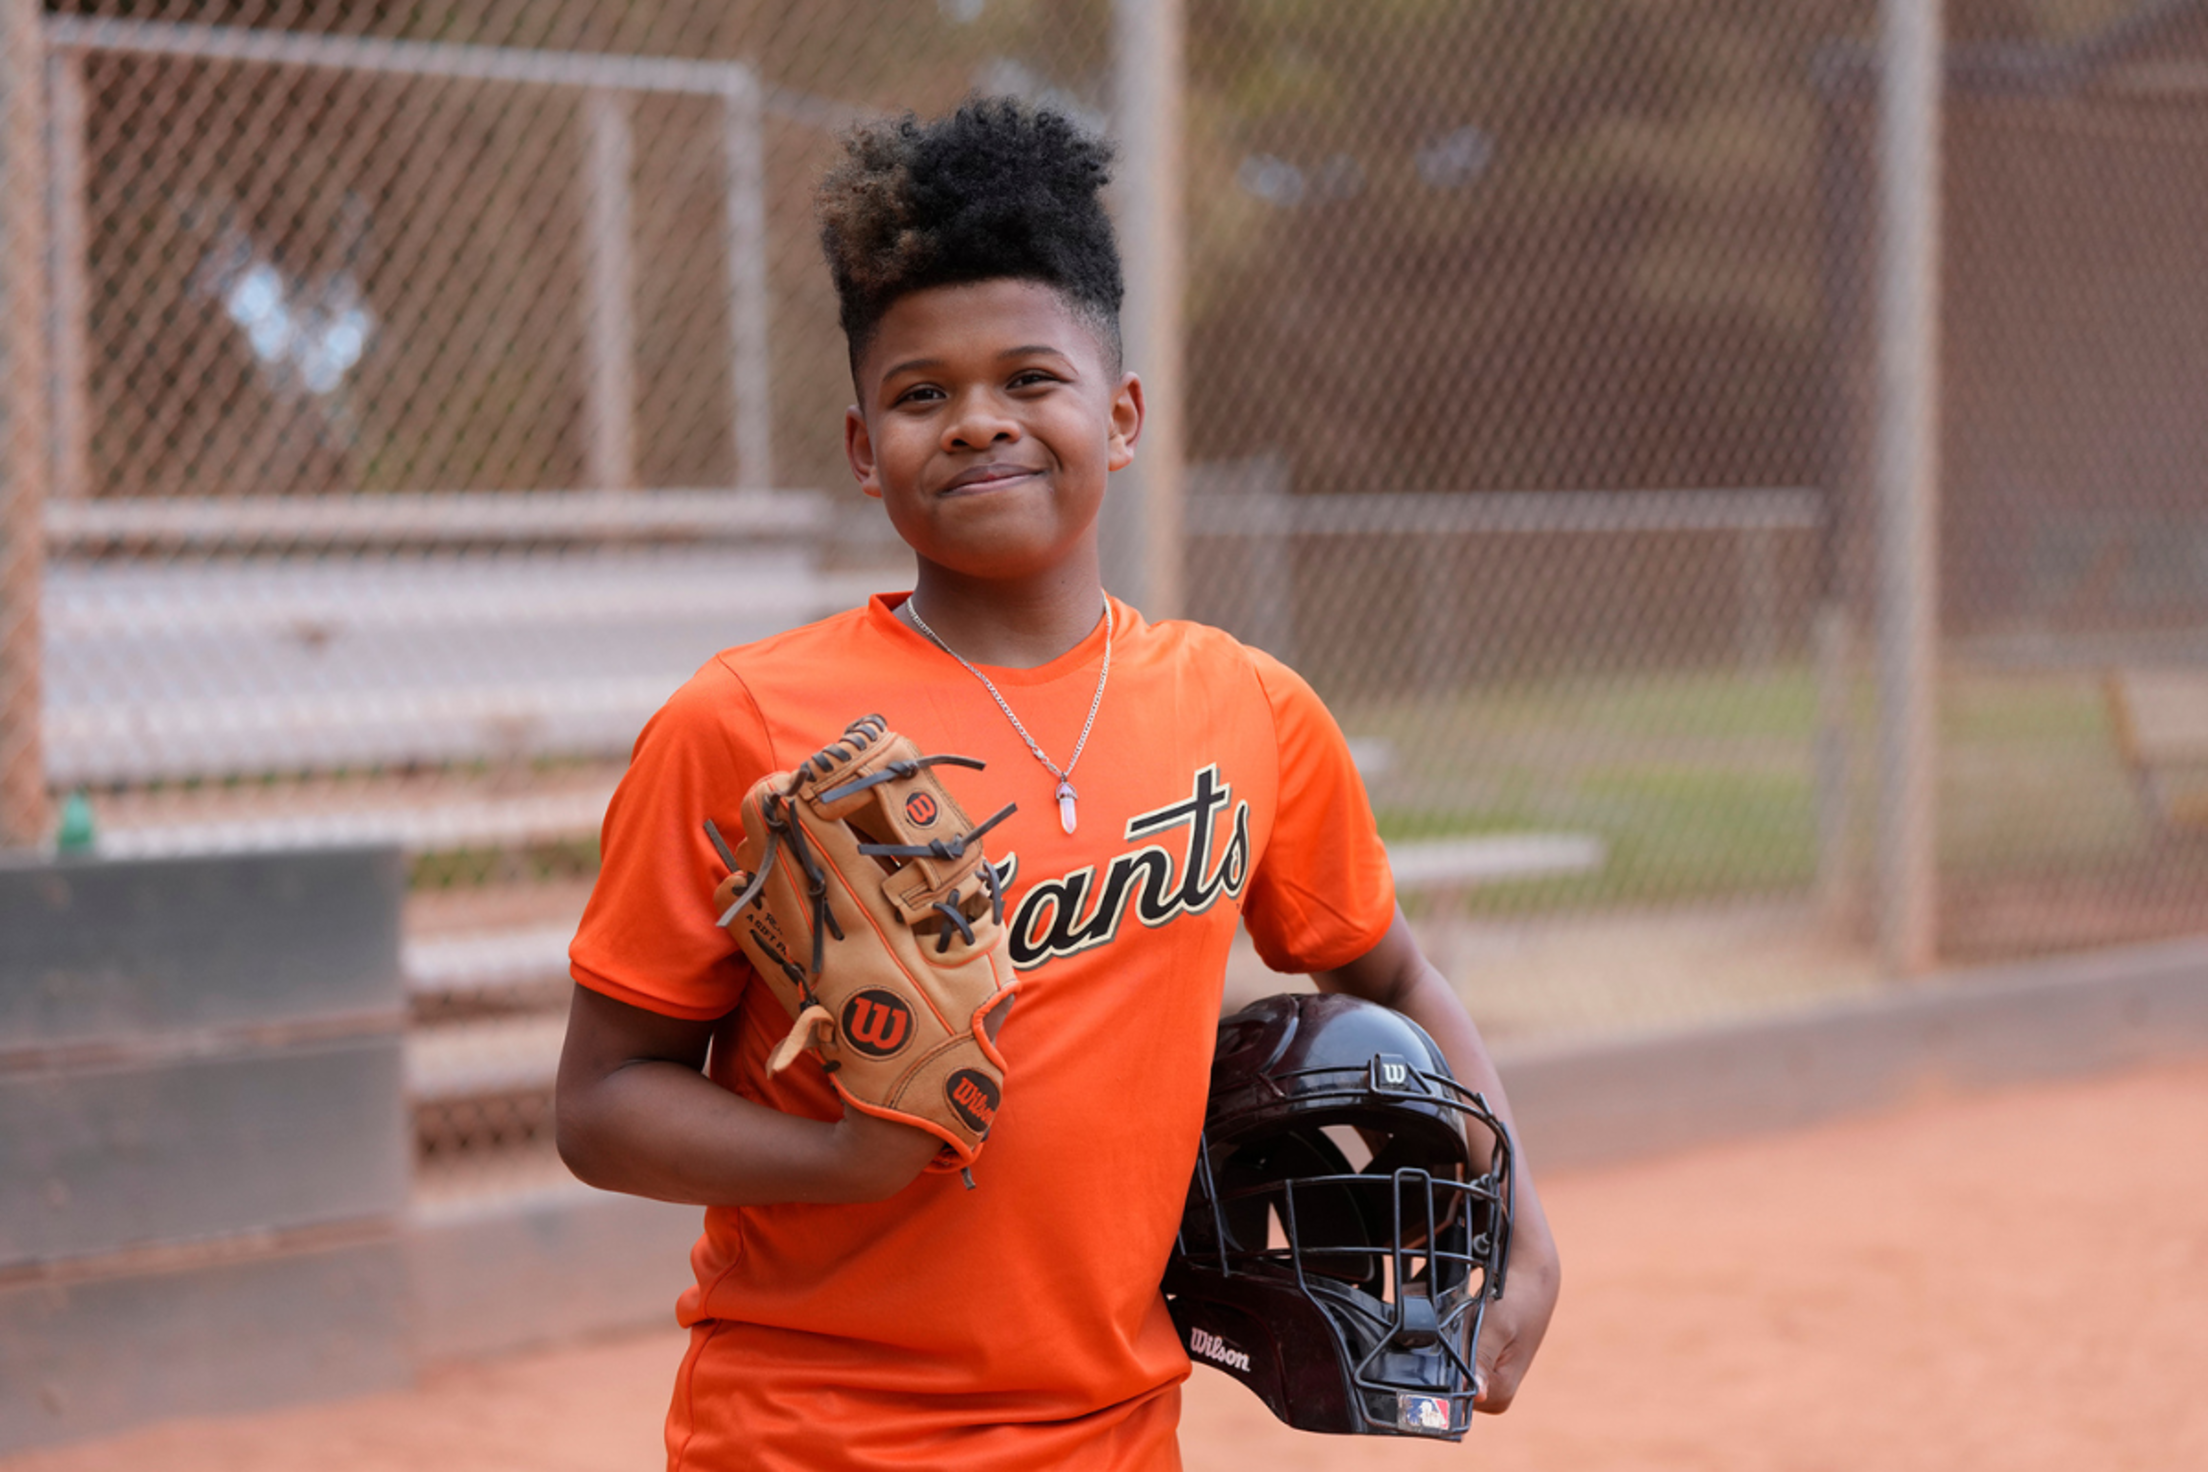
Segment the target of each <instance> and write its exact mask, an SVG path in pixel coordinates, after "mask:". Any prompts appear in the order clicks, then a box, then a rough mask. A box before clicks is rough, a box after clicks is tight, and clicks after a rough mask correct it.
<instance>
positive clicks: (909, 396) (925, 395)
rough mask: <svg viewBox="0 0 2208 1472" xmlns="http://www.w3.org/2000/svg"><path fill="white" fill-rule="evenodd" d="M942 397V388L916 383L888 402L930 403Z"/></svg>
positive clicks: (930, 384)
mask: <svg viewBox="0 0 2208 1472" xmlns="http://www.w3.org/2000/svg"><path fill="white" fill-rule="evenodd" d="M942 397H943V390H941V389H939V388H937V387H936V386H935V385H934V384H932V383H916V384H914V385H913V386H912V387H911V388H908V389H906V390H905V391H904V392H903V393H901V394H899V395H897V397H896V398H894V399H892V400H890V402H891V403H892V404H925V403H932V402H933V401H935V400H936V399H940V398H942Z"/></svg>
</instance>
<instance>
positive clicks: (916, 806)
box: [905, 792, 936, 828]
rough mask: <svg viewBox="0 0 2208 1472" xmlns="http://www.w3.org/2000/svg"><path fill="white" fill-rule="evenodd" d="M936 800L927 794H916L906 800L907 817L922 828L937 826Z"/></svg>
mask: <svg viewBox="0 0 2208 1472" xmlns="http://www.w3.org/2000/svg"><path fill="white" fill-rule="evenodd" d="M935 812H936V809H935V799H934V798H932V797H930V796H928V795H927V794H926V793H925V792H915V793H914V794H913V795H912V796H910V797H908V798H906V799H905V816H906V817H908V818H910V819H912V821H913V822H914V823H916V824H917V825H919V826H920V827H922V828H932V827H934V826H935Z"/></svg>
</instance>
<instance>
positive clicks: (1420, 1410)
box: [1395, 1395, 1449, 1431]
mask: <svg viewBox="0 0 2208 1472" xmlns="http://www.w3.org/2000/svg"><path fill="white" fill-rule="evenodd" d="M1395 1423H1396V1425H1398V1426H1400V1427H1402V1428H1403V1429H1404V1430H1405V1431H1447V1430H1448V1429H1449V1402H1447V1401H1445V1400H1443V1399H1442V1398H1441V1397H1440V1396H1438V1395H1398V1396H1396V1398H1395Z"/></svg>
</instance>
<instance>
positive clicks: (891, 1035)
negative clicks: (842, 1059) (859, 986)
mask: <svg viewBox="0 0 2208 1472" xmlns="http://www.w3.org/2000/svg"><path fill="white" fill-rule="evenodd" d="M843 1036H844V1041H846V1042H848V1043H849V1044H850V1045H851V1046H852V1047H854V1048H857V1049H858V1050H859V1051H860V1052H861V1053H864V1054H865V1055H866V1056H867V1057H869V1058H889V1057H893V1056H895V1054H896V1052H897V1050H898V1049H899V1048H902V1047H903V1046H904V1045H905V1043H906V1041H907V1040H908V1039H910V1038H911V1036H912V1009H911V1008H910V1007H907V1006H906V1005H905V1004H904V1001H903V999H901V998H899V997H898V996H897V995H896V994H895V993H893V992H885V991H882V990H881V989H879V988H876V989H874V990H872V991H863V992H860V993H859V994H858V995H857V996H855V997H853V998H852V999H851V1000H850V1001H848V1002H846V1003H844V1004H843Z"/></svg>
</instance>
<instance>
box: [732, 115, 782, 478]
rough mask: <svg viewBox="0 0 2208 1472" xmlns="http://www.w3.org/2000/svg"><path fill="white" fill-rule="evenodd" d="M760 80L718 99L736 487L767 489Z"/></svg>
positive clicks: (770, 363)
mask: <svg viewBox="0 0 2208 1472" xmlns="http://www.w3.org/2000/svg"><path fill="white" fill-rule="evenodd" d="M761 100H762V99H761V97H760V93H759V78H758V76H757V75H756V74H755V73H753V72H750V71H746V72H744V73H743V74H742V79H741V81H740V82H738V83H735V84H733V85H732V86H731V87H730V89H729V90H728V91H727V92H726V93H724V94H723V95H722V101H721V107H722V119H721V136H722V140H723V141H722V147H723V148H724V149H725V151H726V153H725V157H724V159H723V161H722V162H723V165H724V167H726V169H727V170H728V184H727V190H728V203H727V209H728V213H727V216H726V219H727V232H728V233H727V239H726V242H725V245H724V249H725V250H726V252H727V256H728V329H729V336H730V339H731V341H730V349H731V357H730V374H731V383H730V388H731V391H732V392H733V393H734V395H735V400H736V402H735V404H734V405H733V408H734V411H735V421H734V424H735V439H736V484H738V485H740V486H751V487H755V488H757V487H766V486H771V485H773V484H774V448H773V430H774V400H773V395H772V389H771V385H772V382H773V377H774V359H773V356H772V352H771V348H770V339H769V336H768V318H767V314H768V312H769V310H770V306H771V304H770V302H769V299H768V286H767V155H766V137H765V128H764V121H763V119H762V118H761V116H760V114H761V110H762V109H761Z"/></svg>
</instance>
